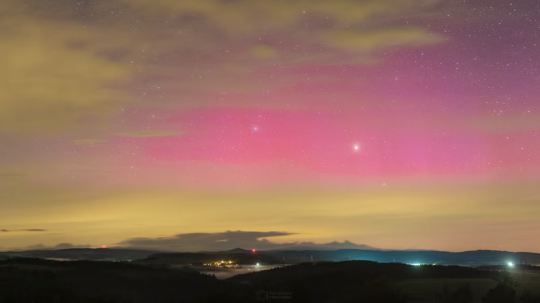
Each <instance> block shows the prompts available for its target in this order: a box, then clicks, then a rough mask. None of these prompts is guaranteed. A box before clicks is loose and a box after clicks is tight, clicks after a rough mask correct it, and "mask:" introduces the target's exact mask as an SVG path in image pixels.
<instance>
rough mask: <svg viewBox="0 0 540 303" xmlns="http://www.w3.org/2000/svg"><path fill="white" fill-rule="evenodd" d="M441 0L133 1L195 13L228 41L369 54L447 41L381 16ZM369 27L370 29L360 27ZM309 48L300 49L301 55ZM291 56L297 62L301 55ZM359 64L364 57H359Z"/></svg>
mask: <svg viewBox="0 0 540 303" xmlns="http://www.w3.org/2000/svg"><path fill="white" fill-rule="evenodd" d="M438 2H439V0H363V1H358V0H333V1H312V0H296V1H290V0H273V1H251V0H238V1H221V0H204V1H177V0H156V1H148V0H134V1H130V3H131V4H132V5H134V6H135V7H139V8H144V9H145V11H147V12H153V13H161V14H162V15H165V16H166V15H169V16H170V17H172V16H174V17H178V16H179V17H183V16H190V17H191V18H194V19H196V20H197V22H198V23H197V24H198V25H199V26H201V27H202V28H204V29H205V30H207V27H205V26H203V25H206V26H213V28H214V30H215V31H217V32H223V33H225V34H226V35H227V39H236V38H238V39H245V38H246V37H249V36H250V35H251V36H254V37H259V38H260V37H261V36H265V35H266V34H268V33H280V34H286V37H289V38H291V37H292V38H294V37H298V39H296V40H298V41H299V44H304V47H305V48H306V49H313V48H315V47H316V48H317V49H319V50H320V51H321V52H324V51H325V47H331V48H332V49H331V50H335V48H337V49H338V50H339V49H341V50H345V51H348V50H351V49H352V50H361V51H362V52H364V53H370V52H374V51H378V50H380V49H381V48H384V47H388V46H401V45H425V44H433V43H437V42H441V41H443V38H442V37H441V36H439V35H436V34H433V33H430V32H429V31H427V30H423V29H419V28H384V27H380V26H377V25H376V24H375V23H374V22H375V19H377V20H379V21H380V20H381V19H384V20H388V19H397V18H403V17H406V16H410V15H414V14H417V13H419V12H423V11H425V10H426V9H427V8H430V7H432V6H433V5H434V4H436V3H438ZM362 28H370V30H369V31H367V30H359V29H362ZM251 53H252V55H254V56H257V57H262V58H267V57H268V56H271V55H274V54H275V52H274V51H273V50H272V49H271V48H269V47H263V46H255V47H253V48H252V49H251ZM305 55H306V53H305V52H298V56H299V57H303V56H305ZM291 57H292V55H291V54H289V56H288V57H287V58H290V59H291V61H293V62H294V61H296V62H297V61H298V59H297V58H291ZM354 61H356V62H360V61H362V60H358V59H355V60H354Z"/></svg>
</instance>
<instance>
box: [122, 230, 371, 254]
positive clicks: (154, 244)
mask: <svg viewBox="0 0 540 303" xmlns="http://www.w3.org/2000/svg"><path fill="white" fill-rule="evenodd" d="M288 235H294V233H288V232H276V231H270V232H259V231H226V232H222V233H188V234H179V235H176V236H172V237H159V238H131V239H127V240H125V241H122V242H120V243H119V245H120V246H125V247H130V248H142V249H153V250H164V251H224V250H230V249H234V248H238V247H239V248H243V249H252V248H256V249H259V250H277V249H296V250H301V249H319V250H332V249H344V248H350V249H352V248H356V249H373V248H372V247H370V246H367V245H358V244H354V243H352V242H349V241H345V242H330V243H324V244H316V243H313V242H292V243H275V242H272V241H269V240H268V239H266V238H272V237H282V236H288Z"/></svg>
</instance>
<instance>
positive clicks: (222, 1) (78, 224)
mask: <svg viewBox="0 0 540 303" xmlns="http://www.w3.org/2000/svg"><path fill="white" fill-rule="evenodd" d="M539 238H540V1H538V0H517V1H511V0H481V1H480V0H479V1H472V0H447V1H442V0H441V1H438V0H197V1H195V0H109V1H96V0H94V1H89V0H80V1H75V0H49V1H47V0H1V1H0V250H7V249H23V248H31V247H33V248H39V247H41V248H51V247H59V248H67V247H75V246H80V247H96V246H97V247H100V246H102V245H106V246H112V247H114V246H124V247H137V248H150V249H164V250H177V251H190V250H205V249H232V248H235V247H238V246H241V247H243V248H246V249H251V248H257V249H270V248H277V247H299V246H301V245H304V246H306V245H308V246H312V247H319V248H325V249H328V248H342V247H351V248H355V247H356V248H361V247H363V246H361V245H360V244H366V245H370V246H372V247H378V248H386V249H436V250H449V251H463V250H475V249H495V250H510V251H532V252H540V242H538V241H533V239H539ZM57 245H58V246H57Z"/></svg>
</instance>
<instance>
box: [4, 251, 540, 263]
mask: <svg viewBox="0 0 540 303" xmlns="http://www.w3.org/2000/svg"><path fill="white" fill-rule="evenodd" d="M0 256H3V257H4V258H5V257H31V258H42V259H58V260H63V259H65V260H92V261H133V260H138V262H141V263H151V264H191V263H207V262H217V261H219V260H234V261H235V262H237V263H238V264H254V263H261V264H296V263H305V262H316V261H349V260H367V261H375V262H381V263H393V262H396V263H408V264H422V263H429V264H441V265H468V266H478V265H503V264H507V263H508V262H512V263H514V264H532V265H540V254H537V253H528V252H508V251H493V250H476V251H465V252H445V251H422V250H418V251H414V250H363V249H339V250H273V251H255V252H253V251H252V250H247V249H243V248H235V249H231V250H228V251H218V252H197V253H188V252H178V253H171V252H158V251H150V250H136V249H123V248H107V249H102V248H97V249H91V248H73V249H60V250H33V251H16V252H3V253H1V254H0Z"/></svg>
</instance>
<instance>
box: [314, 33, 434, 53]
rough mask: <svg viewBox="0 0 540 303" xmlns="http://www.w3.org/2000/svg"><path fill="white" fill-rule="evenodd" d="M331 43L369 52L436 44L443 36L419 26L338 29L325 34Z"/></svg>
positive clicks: (351, 49)
mask: <svg viewBox="0 0 540 303" xmlns="http://www.w3.org/2000/svg"><path fill="white" fill-rule="evenodd" d="M325 36H326V39H327V40H328V42H329V43H330V44H331V45H334V46H336V47H340V48H342V49H345V50H349V51H354V52H360V53H370V52H373V51H374V50H382V49H386V48H390V47H396V46H420V45H429V44H436V43H439V42H442V41H444V38H443V37H442V36H440V35H437V34H432V33H430V32H429V31H427V30H424V29H421V28H410V27H400V28H385V29H380V30H376V31H371V30H370V31H362V30H339V31H330V32H327V33H326V34H325Z"/></svg>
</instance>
